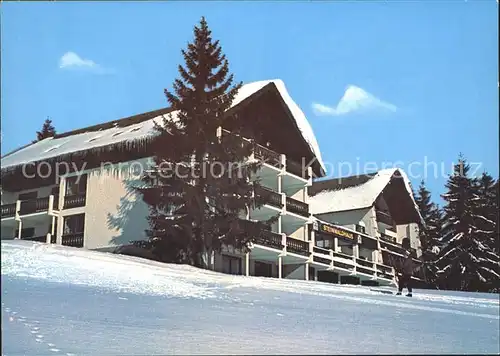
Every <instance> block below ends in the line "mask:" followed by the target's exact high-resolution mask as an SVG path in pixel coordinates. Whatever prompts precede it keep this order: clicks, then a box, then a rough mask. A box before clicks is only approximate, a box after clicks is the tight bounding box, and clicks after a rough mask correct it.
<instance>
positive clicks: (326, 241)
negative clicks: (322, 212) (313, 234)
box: [316, 237, 333, 249]
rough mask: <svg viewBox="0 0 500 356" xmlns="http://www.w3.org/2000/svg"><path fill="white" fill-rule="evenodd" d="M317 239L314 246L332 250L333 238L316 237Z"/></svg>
mask: <svg viewBox="0 0 500 356" xmlns="http://www.w3.org/2000/svg"><path fill="white" fill-rule="evenodd" d="M318 238H319V239H318ZM318 238H317V239H316V246H318V247H322V248H326V249H330V248H333V238H326V237H318Z"/></svg>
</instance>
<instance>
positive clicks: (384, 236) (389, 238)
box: [380, 234, 397, 244]
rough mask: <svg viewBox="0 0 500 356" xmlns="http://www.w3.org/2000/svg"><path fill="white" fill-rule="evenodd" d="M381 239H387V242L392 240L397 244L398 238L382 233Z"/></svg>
mask: <svg viewBox="0 0 500 356" xmlns="http://www.w3.org/2000/svg"><path fill="white" fill-rule="evenodd" d="M380 239H381V240H384V241H387V242H390V243H392V244H397V239H396V238H395V237H393V236H389V235H386V234H380Z"/></svg>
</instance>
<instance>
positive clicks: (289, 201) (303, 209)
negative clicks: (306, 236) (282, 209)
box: [286, 197, 309, 217]
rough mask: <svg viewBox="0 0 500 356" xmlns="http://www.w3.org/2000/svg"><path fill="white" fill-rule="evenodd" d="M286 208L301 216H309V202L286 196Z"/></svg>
mask: <svg viewBox="0 0 500 356" xmlns="http://www.w3.org/2000/svg"><path fill="white" fill-rule="evenodd" d="M286 210H288V211H289V212H291V213H295V214H298V215H301V216H305V217H309V204H306V203H304V202H301V201H299V200H297V199H293V198H290V197H286Z"/></svg>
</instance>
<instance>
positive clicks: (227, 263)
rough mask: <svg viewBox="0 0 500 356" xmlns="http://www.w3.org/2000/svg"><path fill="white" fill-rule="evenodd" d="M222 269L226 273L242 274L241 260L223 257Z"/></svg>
mask: <svg viewBox="0 0 500 356" xmlns="http://www.w3.org/2000/svg"><path fill="white" fill-rule="evenodd" d="M222 269H223V272H224V273H228V274H241V258H237V257H231V256H227V255H222Z"/></svg>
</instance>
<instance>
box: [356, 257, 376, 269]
mask: <svg viewBox="0 0 500 356" xmlns="http://www.w3.org/2000/svg"><path fill="white" fill-rule="evenodd" d="M356 263H357V264H358V265H360V266H363V267H368V268H373V262H372V261H368V260H363V259H361V258H357V259H356Z"/></svg>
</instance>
